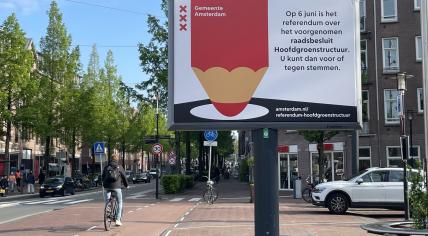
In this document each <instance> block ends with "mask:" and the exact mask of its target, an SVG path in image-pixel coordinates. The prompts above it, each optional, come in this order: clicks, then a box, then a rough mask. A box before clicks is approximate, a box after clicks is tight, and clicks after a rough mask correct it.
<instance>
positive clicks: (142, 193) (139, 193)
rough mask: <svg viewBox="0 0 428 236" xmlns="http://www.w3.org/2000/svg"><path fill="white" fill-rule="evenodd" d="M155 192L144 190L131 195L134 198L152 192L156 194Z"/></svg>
mask: <svg viewBox="0 0 428 236" xmlns="http://www.w3.org/2000/svg"><path fill="white" fill-rule="evenodd" d="M154 191H155V190H154V189H149V190H144V191H141V192H136V193H131V194H130V195H132V196H135V195H144V194H146V193H151V192H154Z"/></svg>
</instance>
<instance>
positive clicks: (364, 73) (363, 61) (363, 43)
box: [360, 40, 369, 83]
mask: <svg viewBox="0 0 428 236" xmlns="http://www.w3.org/2000/svg"><path fill="white" fill-rule="evenodd" d="M360 50H361V51H360V54H361V82H363V83H367V82H368V80H369V77H368V74H367V40H361V41H360Z"/></svg>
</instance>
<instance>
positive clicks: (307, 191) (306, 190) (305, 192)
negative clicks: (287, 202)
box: [302, 176, 315, 203]
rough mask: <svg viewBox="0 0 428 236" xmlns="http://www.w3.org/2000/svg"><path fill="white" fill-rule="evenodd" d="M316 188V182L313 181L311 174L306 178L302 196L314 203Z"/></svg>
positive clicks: (308, 201)
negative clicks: (313, 196)
mask: <svg viewBox="0 0 428 236" xmlns="http://www.w3.org/2000/svg"><path fill="white" fill-rule="evenodd" d="M314 188H315V184H314V183H311V176H308V177H307V178H306V188H304V189H303V191H302V198H303V200H305V202H307V203H312V191H313V190H314Z"/></svg>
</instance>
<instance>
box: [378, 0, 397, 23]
mask: <svg viewBox="0 0 428 236" xmlns="http://www.w3.org/2000/svg"><path fill="white" fill-rule="evenodd" d="M381 4H382V20H381V21H382V22H394V21H397V0H382V2H381Z"/></svg>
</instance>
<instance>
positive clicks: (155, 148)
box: [152, 143, 163, 155]
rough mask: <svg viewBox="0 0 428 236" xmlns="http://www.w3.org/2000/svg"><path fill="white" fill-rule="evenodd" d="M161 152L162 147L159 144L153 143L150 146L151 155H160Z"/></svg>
mask: <svg viewBox="0 0 428 236" xmlns="http://www.w3.org/2000/svg"><path fill="white" fill-rule="evenodd" d="M162 151H163V146H162V144H160V143H155V144H153V145H152V153H153V154H155V155H159V154H161V153H162Z"/></svg>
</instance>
